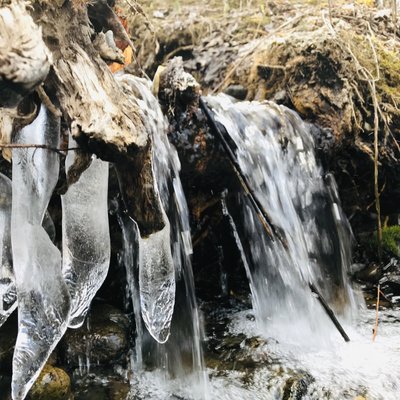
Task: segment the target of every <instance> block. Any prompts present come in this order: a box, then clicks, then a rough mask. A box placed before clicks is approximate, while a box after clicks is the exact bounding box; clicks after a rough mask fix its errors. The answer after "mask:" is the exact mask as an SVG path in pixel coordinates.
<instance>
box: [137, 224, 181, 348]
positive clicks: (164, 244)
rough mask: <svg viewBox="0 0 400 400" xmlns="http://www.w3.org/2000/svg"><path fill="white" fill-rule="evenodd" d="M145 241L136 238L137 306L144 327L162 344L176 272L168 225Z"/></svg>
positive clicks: (169, 322)
mask: <svg viewBox="0 0 400 400" xmlns="http://www.w3.org/2000/svg"><path fill="white" fill-rule="evenodd" d="M165 222H166V224H165V227H164V228H163V229H162V230H161V231H159V232H156V233H153V234H151V235H150V236H149V237H147V238H139V287H140V306H141V309H142V316H143V320H144V323H145V324H146V328H147V329H148V331H149V332H150V334H151V335H152V336H153V337H154V339H156V340H157V342H159V343H165V342H166V341H167V340H168V337H169V333H170V325H171V319H172V314H173V311H174V304H175V269H174V263H173V260H172V255H171V248H170V226H169V222H168V220H167V219H166V221H165Z"/></svg>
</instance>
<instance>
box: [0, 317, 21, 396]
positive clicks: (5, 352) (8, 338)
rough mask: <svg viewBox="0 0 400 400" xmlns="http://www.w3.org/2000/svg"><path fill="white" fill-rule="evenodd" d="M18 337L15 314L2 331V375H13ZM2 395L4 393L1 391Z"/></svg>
mask: <svg viewBox="0 0 400 400" xmlns="http://www.w3.org/2000/svg"><path fill="white" fill-rule="evenodd" d="M16 337H17V313H13V314H11V315H10V317H9V319H8V320H7V321H6V323H5V324H4V325H3V326H2V327H1V329H0V374H1V373H4V374H6V375H11V364H12V357H13V353H14V346H15V339H16ZM0 393H2V392H1V391H0ZM0 398H1V397H0Z"/></svg>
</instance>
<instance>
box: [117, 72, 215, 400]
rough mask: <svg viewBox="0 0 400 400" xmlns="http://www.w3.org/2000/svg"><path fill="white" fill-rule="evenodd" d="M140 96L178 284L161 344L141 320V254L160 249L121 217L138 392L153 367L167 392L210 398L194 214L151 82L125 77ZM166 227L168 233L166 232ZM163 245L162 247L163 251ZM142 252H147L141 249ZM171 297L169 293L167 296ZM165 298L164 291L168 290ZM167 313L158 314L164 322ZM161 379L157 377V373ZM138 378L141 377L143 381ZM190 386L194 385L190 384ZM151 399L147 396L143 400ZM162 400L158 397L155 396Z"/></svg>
mask: <svg viewBox="0 0 400 400" xmlns="http://www.w3.org/2000/svg"><path fill="white" fill-rule="evenodd" d="M120 79H122V80H124V81H125V82H127V83H128V84H129V85H131V86H132V87H133V88H134V89H135V93H137V97H138V98H137V100H136V101H137V104H138V106H139V108H140V110H141V112H142V113H143V117H144V118H143V119H144V121H145V123H146V128H147V130H148V132H150V133H151V137H152V141H153V168H154V171H153V172H154V176H155V180H156V183H157V187H158V191H159V195H160V198H161V201H162V204H163V208H164V210H165V213H166V215H165V220H166V221H167V228H168V230H167V231H165V232H162V234H165V233H166V232H168V233H169V238H168V241H164V243H170V246H171V253H172V257H173V265H174V275H175V281H176V301H175V308H174V315H173V318H172V325H171V334H170V336H169V338H168V341H166V342H165V343H157V342H156V341H155V340H154V339H153V338H152V337H151V336H150V335H148V334H147V333H146V331H145V330H144V327H143V323H142V318H141V315H140V308H141V301H140V296H139V290H140V288H139V286H140V282H139V281H140V279H139V278H140V271H138V265H140V262H141V260H140V252H141V251H146V252H147V255H148V256H149V255H150V254H151V253H152V252H155V251H156V250H157V249H156V248H150V247H148V246H143V243H141V239H140V235H139V233H138V230H137V226H136V224H135V222H134V221H133V220H132V219H130V218H129V217H128V216H127V215H123V214H120V215H119V221H120V224H121V227H122V230H123V241H124V254H123V261H124V264H125V267H126V271H127V278H128V286H129V293H130V297H131V301H132V305H133V309H134V314H135V322H136V338H135V349H134V355H133V366H132V367H133V369H134V371H136V373H137V375H136V376H135V377H134V379H135V385H136V388H135V389H134V390H135V393H136V395H137V393H140V388H141V385H144V386H146V376H145V374H144V369H145V367H147V368H149V367H153V369H155V370H158V371H159V372H160V373H161V376H163V378H162V379H161V380H164V384H165V387H166V388H167V389H166V390H167V391H168V390H173V389H172V387H173V386H174V385H173V384H172V383H171V382H174V383H175V384H176V385H178V386H179V388H178V389H176V388H175V389H176V390H178V391H179V390H189V391H190V392H191V396H196V395H194V394H193V392H196V389H195V387H197V391H198V395H197V396H196V397H195V398H200V399H204V398H208V395H207V393H208V388H207V385H208V384H207V375H206V371H205V367H204V361H203V354H202V348H201V341H202V335H203V333H202V329H201V318H200V316H199V309H198V306H197V302H196V297H195V288H194V278H193V271H192V266H191V259H190V256H191V254H192V244H191V235H190V226H189V211H188V207H187V204H186V199H185V195H184V193H183V188H182V184H181V181H180V178H179V171H180V162H179V158H178V155H177V152H176V150H175V149H174V147H173V146H172V145H171V144H170V143H169V141H168V138H167V128H168V126H167V122H166V119H165V117H164V116H163V114H162V111H161V108H160V106H159V104H158V101H157V100H156V98H155V97H154V95H153V94H152V92H151V87H150V83H149V82H148V81H146V80H143V79H140V78H134V77H132V76H126V75H125V76H122V77H121V78H120ZM164 230H165V228H164V229H163V231H164ZM161 245H162V244H161V243H159V244H157V246H158V247H159V246H161ZM140 247H142V248H140ZM166 292H168V290H167V291H166ZM164 293H165V290H164ZM164 314H165V312H164V311H163V312H162V313H159V317H161V316H162V315H164ZM153 373H154V374H155V375H154V376H156V373H155V372H153ZM138 376H139V378H138ZM189 382H190V383H189ZM160 384H161V383H160ZM144 398H146V397H144ZM155 398H158V397H155Z"/></svg>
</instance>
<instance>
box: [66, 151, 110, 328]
mask: <svg viewBox="0 0 400 400" xmlns="http://www.w3.org/2000/svg"><path fill="white" fill-rule="evenodd" d="M73 159H74V155H73V153H70V154H68V157H67V161H66V168H68V167H69V166H70V165H71V164H72V163H73ZM107 191H108V163H107V162H105V161H102V160H99V159H97V158H93V160H92V163H91V165H90V166H89V168H88V169H87V170H86V171H84V172H83V173H82V175H81V176H80V178H79V181H78V182H76V183H74V184H72V185H71V186H70V187H69V188H68V191H67V193H66V194H65V195H64V196H62V216H63V218H62V232H63V246H62V250H63V275H64V278H65V281H66V283H67V285H68V289H69V291H70V295H71V317H70V322H69V327H72V328H78V327H80V326H81V325H82V324H83V322H84V320H85V317H86V314H87V311H88V309H89V307H90V303H91V301H92V300H93V298H94V296H95V294H96V292H97V291H98V290H99V288H100V286H101V285H102V283H103V282H104V280H105V278H106V276H107V272H108V267H109V264H110V254H111V245H110V233H109V225H108V206H107Z"/></svg>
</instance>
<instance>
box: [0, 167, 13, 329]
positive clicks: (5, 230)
mask: <svg viewBox="0 0 400 400" xmlns="http://www.w3.org/2000/svg"><path fill="white" fill-rule="evenodd" d="M11 201H12V186H11V180H10V179H8V178H7V177H6V176H5V175H3V174H0V263H1V264H0V327H1V326H2V325H3V324H4V322H6V320H7V318H8V317H9V315H10V314H11V313H12V312H13V311H14V310H15V308H16V307H17V291H16V287H15V277H14V272H13V270H12V253H11Z"/></svg>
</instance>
